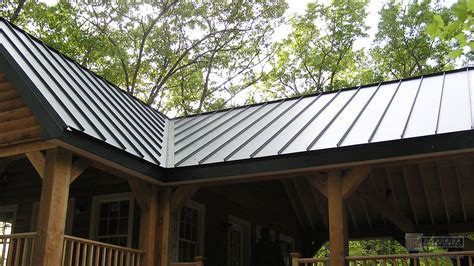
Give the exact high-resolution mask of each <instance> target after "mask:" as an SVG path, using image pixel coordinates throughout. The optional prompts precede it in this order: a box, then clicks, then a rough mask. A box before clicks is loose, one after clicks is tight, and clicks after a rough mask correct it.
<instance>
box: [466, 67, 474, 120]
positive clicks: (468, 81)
mask: <svg viewBox="0 0 474 266" xmlns="http://www.w3.org/2000/svg"><path fill="white" fill-rule="evenodd" d="M466 73H467V90H468V92H469V111H470V115H471V116H470V117H471V121H470V122H471V129H473V128H474V124H473V121H472V119H473V116H472V95H471V94H472V93H471V80H470V78H469V68H466Z"/></svg>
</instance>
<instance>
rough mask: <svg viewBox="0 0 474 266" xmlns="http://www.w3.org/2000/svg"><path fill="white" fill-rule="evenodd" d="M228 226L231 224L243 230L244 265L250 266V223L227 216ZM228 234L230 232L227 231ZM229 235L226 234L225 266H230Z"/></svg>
mask: <svg viewBox="0 0 474 266" xmlns="http://www.w3.org/2000/svg"><path fill="white" fill-rule="evenodd" d="M228 221H229V225H230V226H231V224H238V225H241V226H242V227H243V228H244V263H243V264H244V265H250V262H251V261H250V260H251V256H252V254H251V252H252V251H251V242H252V240H251V229H252V227H251V225H252V224H251V223H250V222H249V221H247V220H244V219H242V218H239V217H236V216H233V215H229V216H228ZM229 232H230V230H229ZM229 247H230V234H229V233H228V234H227V265H230V249H229Z"/></svg>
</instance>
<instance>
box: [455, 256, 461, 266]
mask: <svg viewBox="0 0 474 266" xmlns="http://www.w3.org/2000/svg"><path fill="white" fill-rule="evenodd" d="M456 264H457V265H458V266H461V259H460V258H459V255H457V256H456Z"/></svg>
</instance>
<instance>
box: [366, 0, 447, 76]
mask: <svg viewBox="0 0 474 266" xmlns="http://www.w3.org/2000/svg"><path fill="white" fill-rule="evenodd" d="M435 14H436V15H437V17H438V18H437V19H436V23H438V24H442V23H443V19H440V18H446V19H447V18H448V15H449V12H448V10H446V9H445V8H442V7H440V6H439V5H438V4H437V3H432V1H429V0H420V1H411V2H410V3H409V4H408V5H402V4H401V3H400V2H395V1H390V2H389V3H387V4H386V5H385V6H384V7H383V8H382V10H381V11H380V16H381V20H380V23H379V26H378V32H377V34H376V38H375V42H374V47H373V48H372V49H371V51H370V53H371V56H372V58H373V61H374V64H375V67H376V69H377V71H378V72H379V73H380V75H382V76H383V77H389V78H403V77H411V76H416V75H423V74H428V73H433V72H436V71H441V70H446V69H450V68H452V67H453V64H454V61H453V60H452V59H451V58H449V57H448V56H447V55H448V54H449V53H451V50H452V47H451V45H450V44H449V42H446V41H443V40H440V39H436V40H433V39H431V38H430V37H429V36H428V34H427V33H426V31H427V30H428V29H431V27H432V26H429V27H427V25H428V24H429V23H430V22H431V21H432V18H433V16H434V15H435ZM427 28H428V29H427Z"/></svg>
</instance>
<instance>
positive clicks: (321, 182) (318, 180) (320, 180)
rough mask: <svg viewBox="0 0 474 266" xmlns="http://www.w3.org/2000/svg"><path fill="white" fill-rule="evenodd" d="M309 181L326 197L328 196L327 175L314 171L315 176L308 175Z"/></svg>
mask: <svg viewBox="0 0 474 266" xmlns="http://www.w3.org/2000/svg"><path fill="white" fill-rule="evenodd" d="M308 182H309V184H310V185H312V186H313V187H314V188H316V189H317V190H318V191H319V192H321V194H323V195H324V196H325V197H326V198H327V197H328V183H327V180H326V177H324V176H323V175H321V174H320V173H317V172H315V173H313V176H311V177H308Z"/></svg>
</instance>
